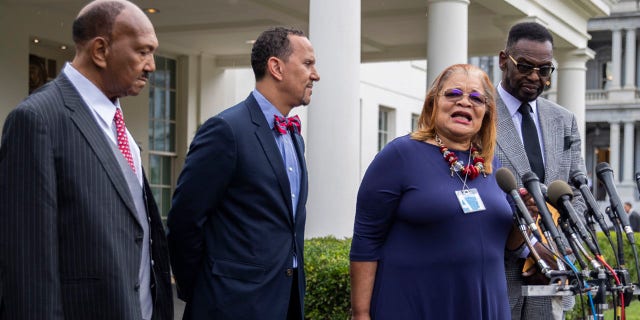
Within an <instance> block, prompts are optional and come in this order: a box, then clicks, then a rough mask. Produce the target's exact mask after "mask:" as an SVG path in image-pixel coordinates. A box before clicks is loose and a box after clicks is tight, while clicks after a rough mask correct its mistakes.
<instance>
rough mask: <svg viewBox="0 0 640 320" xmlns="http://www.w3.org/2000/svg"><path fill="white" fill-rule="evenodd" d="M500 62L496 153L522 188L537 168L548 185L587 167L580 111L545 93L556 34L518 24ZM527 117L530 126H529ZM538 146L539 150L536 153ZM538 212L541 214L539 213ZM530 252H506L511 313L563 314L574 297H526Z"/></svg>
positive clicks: (578, 203) (545, 317)
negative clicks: (526, 264)
mask: <svg viewBox="0 0 640 320" xmlns="http://www.w3.org/2000/svg"><path fill="white" fill-rule="evenodd" d="M499 61H500V62H499V63H500V69H501V70H502V81H501V82H500V84H499V85H498V88H497V90H496V91H497V92H498V99H497V101H496V102H497V112H498V123H497V128H498V137H497V148H496V156H497V157H498V159H500V162H501V163H502V165H503V166H504V167H507V168H509V169H511V171H512V172H514V174H515V177H516V180H517V182H518V185H519V186H520V187H522V181H521V177H522V175H524V174H525V173H527V172H534V173H536V175H537V176H538V177H539V178H540V182H542V183H545V184H549V183H550V182H552V181H555V180H563V181H567V182H568V181H569V174H570V172H572V171H574V170H579V171H581V172H586V170H585V166H584V160H583V159H582V153H581V151H580V135H579V132H578V125H577V122H576V117H575V115H573V114H572V113H571V112H570V111H568V110H567V109H565V108H563V107H561V106H559V105H557V104H555V103H553V102H551V101H549V100H547V99H544V98H541V97H540V94H542V92H543V90H544V88H545V87H546V86H549V85H550V79H551V73H552V72H553V70H554V66H553V37H552V35H551V33H550V32H549V31H548V30H547V29H546V28H545V27H543V26H542V25H539V24H537V23H534V22H525V23H519V24H516V25H514V26H513V27H512V28H511V30H510V31H509V36H508V39H507V45H506V48H505V49H504V50H502V51H500V54H499ZM527 120H529V124H530V125H531V127H529V128H530V129H531V130H528V129H527V127H526V126H527V124H526V123H527ZM527 132H528V133H529V134H527ZM514 137H518V139H514ZM534 150H537V153H536V152H532V151H534ZM574 206H575V208H576V211H577V212H580V213H582V212H584V209H585V208H586V205H585V204H584V200H583V199H582V196H581V195H580V193H579V192H577V191H576V190H574ZM533 207H535V206H533ZM530 208H531V206H530ZM533 214H534V215H537V214H538V212H533ZM535 248H536V249H537V251H538V252H539V253H541V255H544V256H546V257H550V256H549V254H548V251H547V250H545V249H544V248H543V246H542V245H541V243H539V242H538V243H536V244H535ZM528 252H529V251H528V249H524V247H523V248H520V250H516V248H507V253H506V254H505V271H506V274H507V286H508V294H509V304H510V305H511V316H512V318H513V319H514V320H518V319H521V320H525V319H526V320H533V319H540V320H550V319H562V318H563V308H568V307H569V306H570V305H571V304H572V303H573V300H572V298H573V297H567V298H565V299H564V301H563V299H562V298H560V297H554V298H551V297H524V296H522V285H524V284H525V278H524V277H523V270H522V269H523V266H524V261H525V260H524V258H526V257H527V254H528ZM545 252H546V253H547V254H545ZM563 305H564V307H563Z"/></svg>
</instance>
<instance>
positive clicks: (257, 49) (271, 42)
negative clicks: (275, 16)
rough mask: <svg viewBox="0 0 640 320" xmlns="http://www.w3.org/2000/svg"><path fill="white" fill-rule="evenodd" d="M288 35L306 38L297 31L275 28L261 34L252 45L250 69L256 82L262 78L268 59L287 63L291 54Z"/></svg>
mask: <svg viewBox="0 0 640 320" xmlns="http://www.w3.org/2000/svg"><path fill="white" fill-rule="evenodd" d="M289 35H295V36H300V37H306V36H305V34H304V32H302V31H301V30H298V29H293V28H285V27H275V28H271V29H269V30H266V31H264V32H262V33H261V34H260V36H259V37H258V39H256V42H254V43H253V48H252V49H251V67H252V68H253V74H254V75H255V77H256V81H259V80H261V79H262V78H264V76H265V74H266V72H267V61H268V60H269V58H271V57H276V58H279V59H282V60H284V61H287V59H288V58H289V56H290V55H291V53H292V49H291V44H290V42H289Z"/></svg>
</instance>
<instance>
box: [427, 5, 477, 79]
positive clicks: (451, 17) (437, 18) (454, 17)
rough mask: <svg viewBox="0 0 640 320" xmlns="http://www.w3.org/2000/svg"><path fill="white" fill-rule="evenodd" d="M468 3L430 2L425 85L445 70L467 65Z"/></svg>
mask: <svg viewBox="0 0 640 320" xmlns="http://www.w3.org/2000/svg"><path fill="white" fill-rule="evenodd" d="M468 11H469V0H429V9H428V12H427V16H428V19H427V20H428V25H429V28H428V30H429V31H428V35H427V39H428V44H427V86H428V87H430V86H431V83H432V82H433V79H435V78H436V76H438V74H439V73H440V72H442V70H444V69H445V68H446V67H448V66H450V65H452V64H456V63H467V54H468V52H467V48H468V42H469V41H468V34H469V31H468V24H469V19H468V15H469V14H468Z"/></svg>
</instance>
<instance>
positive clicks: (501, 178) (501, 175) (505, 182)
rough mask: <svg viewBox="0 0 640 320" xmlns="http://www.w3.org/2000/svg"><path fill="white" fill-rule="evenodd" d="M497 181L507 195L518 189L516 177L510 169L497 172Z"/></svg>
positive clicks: (501, 169)
mask: <svg viewBox="0 0 640 320" xmlns="http://www.w3.org/2000/svg"><path fill="white" fill-rule="evenodd" d="M496 181H497V182H498V186H499V187H500V189H502V191H504V192H506V193H509V192H510V191H511V190H514V189H517V188H518V183H516V177H515V176H514V175H513V173H511V171H510V170H509V169H507V168H504V167H502V168H500V169H498V170H496Z"/></svg>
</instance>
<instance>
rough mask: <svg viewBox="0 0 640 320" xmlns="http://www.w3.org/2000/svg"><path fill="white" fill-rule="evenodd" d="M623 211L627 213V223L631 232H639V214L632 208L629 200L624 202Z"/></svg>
mask: <svg viewBox="0 0 640 320" xmlns="http://www.w3.org/2000/svg"><path fill="white" fill-rule="evenodd" d="M624 211H625V212H626V213H627V214H628V215H629V224H630V226H631V229H632V230H633V232H640V214H638V213H637V212H636V211H635V210H633V205H632V204H631V202H629V201H626V202H625V203H624Z"/></svg>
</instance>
